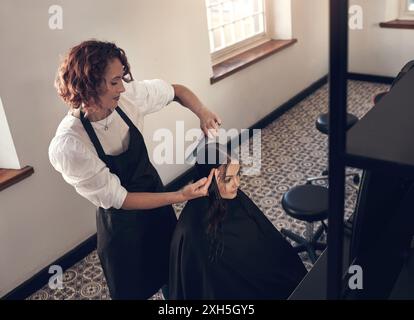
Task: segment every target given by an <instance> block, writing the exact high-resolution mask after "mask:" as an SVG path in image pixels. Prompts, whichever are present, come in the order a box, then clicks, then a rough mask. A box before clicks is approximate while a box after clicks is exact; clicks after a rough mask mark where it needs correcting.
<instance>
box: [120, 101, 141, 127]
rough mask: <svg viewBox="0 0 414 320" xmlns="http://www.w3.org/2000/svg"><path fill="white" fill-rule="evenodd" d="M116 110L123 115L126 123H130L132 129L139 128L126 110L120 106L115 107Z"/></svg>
mask: <svg viewBox="0 0 414 320" xmlns="http://www.w3.org/2000/svg"><path fill="white" fill-rule="evenodd" d="M115 110H116V111H117V112H118V114H119V115H120V116H121V118H122V119H123V120H124V121H125V123H126V124H127V125H128V127H129V128H130V129H137V127H136V126H135V125H134V124H133V123H132V121H131V119H129V118H128V116H127V115H126V114H125V112H124V111H122V109H121V108H120V107H119V106H118V107H116V108H115Z"/></svg>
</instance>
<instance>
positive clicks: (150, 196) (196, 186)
mask: <svg viewBox="0 0 414 320" xmlns="http://www.w3.org/2000/svg"><path fill="white" fill-rule="evenodd" d="M213 174H214V169H213V170H211V172H210V175H209V176H208V178H202V179H200V180H198V181H197V182H194V183H192V184H189V185H187V186H185V187H184V188H182V189H181V190H179V191H175V192H128V194H127V196H126V198H125V200H124V203H123V204H122V209H124V210H145V209H154V208H159V207H163V206H166V205H170V204H173V203H180V202H184V201H187V200H191V199H195V198H199V197H204V196H206V195H207V194H208V187H209V186H210V183H211V179H212V178H213Z"/></svg>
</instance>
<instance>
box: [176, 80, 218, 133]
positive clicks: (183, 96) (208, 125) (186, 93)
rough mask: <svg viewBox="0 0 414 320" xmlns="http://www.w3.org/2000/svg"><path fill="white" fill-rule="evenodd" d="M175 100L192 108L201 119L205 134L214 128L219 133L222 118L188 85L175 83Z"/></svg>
mask: <svg viewBox="0 0 414 320" xmlns="http://www.w3.org/2000/svg"><path fill="white" fill-rule="evenodd" d="M172 86H173V88H174V101H177V102H178V103H180V104H181V105H183V106H184V107H186V108H188V109H190V110H191V111H192V112H194V113H195V114H196V116H197V117H198V118H199V119H200V128H201V130H203V132H204V134H205V135H208V131H209V130H212V131H213V133H217V130H218V127H219V126H220V125H221V119H220V118H219V116H218V115H216V114H215V113H214V112H212V111H210V110H209V109H208V108H207V107H206V106H204V104H203V103H202V102H201V101H200V99H199V98H198V97H197V96H196V95H195V94H194V93H193V92H192V91H191V90H190V89H188V88H187V87H185V86H183V85H180V84H173V85H172Z"/></svg>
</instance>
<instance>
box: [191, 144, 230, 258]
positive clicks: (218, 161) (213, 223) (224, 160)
mask: <svg viewBox="0 0 414 320" xmlns="http://www.w3.org/2000/svg"><path fill="white" fill-rule="evenodd" d="M230 163H231V157H230V156H229V153H228V151H227V147H226V146H224V145H221V144H219V143H209V144H206V145H205V147H204V149H203V150H199V151H198V152H197V161H196V164H195V167H196V178H197V179H201V178H203V177H207V176H208V175H209V174H210V172H211V170H212V169H219V175H220V178H222V180H223V181H224V178H225V176H226V172H227V168H228V166H229V164H230ZM208 200H209V205H208V209H207V214H206V217H205V219H206V220H207V228H206V233H207V236H208V238H209V242H210V248H209V251H210V252H209V259H210V261H214V260H215V259H216V258H217V257H218V256H220V255H221V254H222V253H223V248H224V247H223V242H222V239H221V238H222V237H221V234H222V222H223V220H224V218H225V216H226V213H227V206H226V203H225V202H224V200H223V198H222V197H221V195H220V191H219V188H218V185H217V182H216V179H215V178H214V177H213V179H212V181H211V184H210V187H209V189H208Z"/></svg>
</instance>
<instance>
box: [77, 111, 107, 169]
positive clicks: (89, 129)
mask: <svg viewBox="0 0 414 320" xmlns="http://www.w3.org/2000/svg"><path fill="white" fill-rule="evenodd" d="M80 120H81V122H82V124H83V127H84V128H85V130H86V133H87V134H88V136H89V139H91V141H92V143H93V145H94V147H95V149H96V152H97V153H98V156H99V158H100V159H101V160H102V161H103V162H105V164H106V165H108V162H107V157H106V154H105V152H104V149H103V148H102V145H101V143H100V142H99V139H98V137H97V136H96V133H95V130H93V127H92V125H91V123H90V121H89V119H87V118H85V117H84V114H83V112H82V111H81V112H80Z"/></svg>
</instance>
